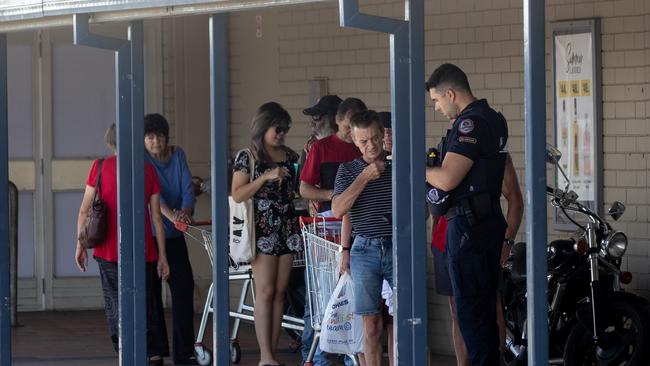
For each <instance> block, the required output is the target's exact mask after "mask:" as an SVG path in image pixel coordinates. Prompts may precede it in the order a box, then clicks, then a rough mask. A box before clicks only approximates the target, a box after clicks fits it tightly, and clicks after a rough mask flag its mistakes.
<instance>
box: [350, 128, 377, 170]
mask: <svg viewBox="0 0 650 366" xmlns="http://www.w3.org/2000/svg"><path fill="white" fill-rule="evenodd" d="M352 140H353V141H354V144H355V145H357V147H358V148H359V150H361V154H363V159H364V160H365V161H367V162H373V161H375V160H377V159H379V158H383V152H384V133H383V132H382V131H381V128H380V127H379V123H373V124H371V125H370V126H368V127H367V128H361V127H352Z"/></svg>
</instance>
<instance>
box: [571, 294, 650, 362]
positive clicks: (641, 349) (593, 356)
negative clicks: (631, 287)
mask: <svg viewBox="0 0 650 366" xmlns="http://www.w3.org/2000/svg"><path fill="white" fill-rule="evenodd" d="M603 310H604V312H603V314H605V317H604V319H603V321H604V322H605V324H603V327H604V329H605V331H604V332H603V336H602V337H601V339H602V341H603V343H604V346H603V347H602V348H601V347H596V345H594V344H593V341H592V331H591V329H587V328H586V327H584V326H583V325H582V324H580V323H579V324H576V325H575V326H574V327H573V329H572V330H571V333H570V334H569V337H568V338H567V343H566V346H565V349H564V365H565V366H592V365H593V366H596V365H625V366H644V365H648V350H647V348H648V347H647V345H648V344H650V329H649V328H648V326H649V323H648V315H647V313H646V310H645V309H644V307H642V306H637V305H636V304H634V303H631V302H626V301H621V300H614V301H611V302H609V303H608V304H607V305H606V306H605V308H604V309H603Z"/></svg>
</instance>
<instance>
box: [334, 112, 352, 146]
mask: <svg viewBox="0 0 650 366" xmlns="http://www.w3.org/2000/svg"><path fill="white" fill-rule="evenodd" d="M350 118H352V111H349V112H348V113H346V114H345V117H344V118H342V119H340V118H338V117H336V124H337V125H338V126H339V131H338V132H337V136H338V137H339V138H340V139H341V140H343V141H346V142H352V136H351V135H350V132H351V128H350Z"/></svg>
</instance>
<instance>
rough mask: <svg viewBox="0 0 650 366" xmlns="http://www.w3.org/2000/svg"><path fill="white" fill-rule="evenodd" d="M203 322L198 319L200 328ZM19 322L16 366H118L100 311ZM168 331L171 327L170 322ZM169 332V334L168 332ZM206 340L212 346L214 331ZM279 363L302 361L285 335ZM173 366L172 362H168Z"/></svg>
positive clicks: (445, 362)
mask: <svg viewBox="0 0 650 366" xmlns="http://www.w3.org/2000/svg"><path fill="white" fill-rule="evenodd" d="M199 320H200V318H198V317H197V319H196V322H197V327H196V329H197V330H198V322H199ZM18 321H19V323H20V324H22V325H23V326H22V327H19V328H14V329H13V331H12V337H13V346H12V350H13V362H12V364H13V365H16V366H44V365H48V366H49V365H52V366H63V365H66V366H81V365H84V366H90V365H91V366H115V365H117V364H118V360H117V356H116V354H115V352H114V351H113V348H112V346H111V343H110V340H109V339H108V335H107V334H108V333H107V330H106V323H105V319H104V313H103V312H101V311H74V312H32V313H20V314H19V318H18ZM167 324H168V327H169V325H170V324H171V321H170V319H168V321H167ZM168 330H170V329H169V328H168ZM207 334H208V336H207V337H206V338H207V339H206V340H207V342H206V343H208V344H211V343H212V342H211V338H212V336H211V330H210V329H208V333H207ZM239 341H240V345H241V349H242V359H241V363H240V365H242V366H256V365H257V361H258V358H257V357H258V350H257V342H256V340H255V333H254V329H253V327H252V325H250V324H246V323H243V324H242V326H241V328H240V337H239ZM278 358H279V359H278V361H279V362H283V363H286V364H287V365H288V366H299V365H300V364H301V357H300V355H299V353H294V352H292V350H291V347H290V338H289V337H288V336H287V335H286V334H284V333H283V334H282V337H281V341H280V352H279V354H278ZM165 361H166V363H165V364H166V365H172V364H173V363H172V361H171V359H165ZM432 361H433V363H432V364H433V365H440V366H451V365H454V364H455V362H453V361H454V360H453V359H452V358H450V357H436V358H435V359H434V360H432Z"/></svg>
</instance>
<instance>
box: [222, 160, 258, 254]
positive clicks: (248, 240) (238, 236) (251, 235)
mask: <svg viewBox="0 0 650 366" xmlns="http://www.w3.org/2000/svg"><path fill="white" fill-rule="evenodd" d="M242 153H244V154H248V161H249V162H250V169H249V172H250V181H249V182H252V181H253V177H254V176H255V157H254V156H253V152H252V151H251V150H250V149H243V150H241V151H239V152H238V153H237V156H239V154H242ZM228 204H229V206H230V215H229V216H230V217H229V227H230V243H229V246H230V257H231V258H232V260H233V261H234V262H235V263H247V262H251V261H252V260H253V259H255V249H256V246H255V210H254V206H253V197H251V198H249V199H247V200H245V201H243V202H239V203H237V202H235V200H233V198H232V196H230V197H228Z"/></svg>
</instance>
